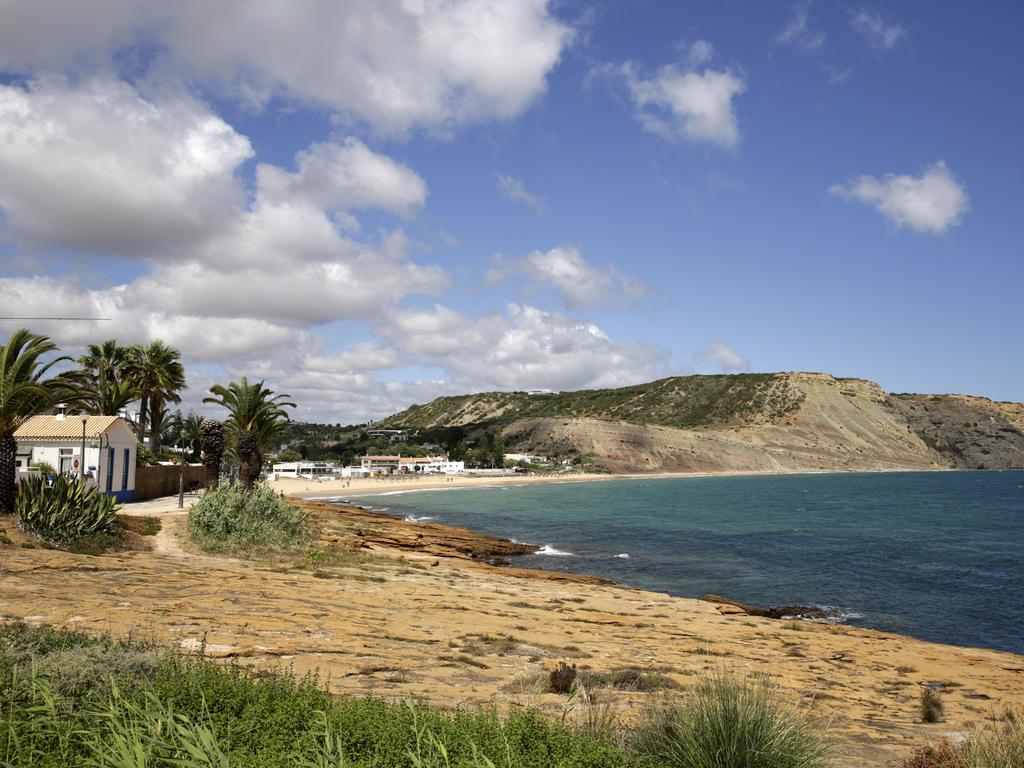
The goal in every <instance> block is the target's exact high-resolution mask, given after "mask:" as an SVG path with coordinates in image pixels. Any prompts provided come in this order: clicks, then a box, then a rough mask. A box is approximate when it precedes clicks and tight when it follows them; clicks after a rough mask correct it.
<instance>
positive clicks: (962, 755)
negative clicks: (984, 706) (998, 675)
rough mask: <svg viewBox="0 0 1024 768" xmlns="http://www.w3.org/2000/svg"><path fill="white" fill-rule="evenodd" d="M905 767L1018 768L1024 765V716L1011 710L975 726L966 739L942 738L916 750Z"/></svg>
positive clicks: (902, 766)
mask: <svg viewBox="0 0 1024 768" xmlns="http://www.w3.org/2000/svg"><path fill="white" fill-rule="evenodd" d="M900 766H901V768H1017V767H1018V766H1024V719H1022V715H1020V714H1018V713H1013V712H1010V713H1007V716H1006V717H1004V718H1003V719H1002V720H1001V721H998V722H996V723H990V724H988V725H985V726H982V727H980V728H976V729H974V731H972V732H971V734H970V735H969V736H968V738H967V739H966V740H965V741H961V742H958V743H955V744H954V743H952V742H950V741H942V742H940V743H938V744H933V745H928V746H925V747H921V748H920V749H918V750H916V751H915V752H914V754H913V755H911V756H910V757H908V758H907V759H906V760H904V761H903V762H902V763H901V764H900Z"/></svg>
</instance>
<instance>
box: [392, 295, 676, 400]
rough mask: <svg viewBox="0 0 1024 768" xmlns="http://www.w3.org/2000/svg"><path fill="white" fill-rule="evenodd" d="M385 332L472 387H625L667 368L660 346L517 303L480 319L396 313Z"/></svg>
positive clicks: (445, 312) (447, 312)
mask: <svg viewBox="0 0 1024 768" xmlns="http://www.w3.org/2000/svg"><path fill="white" fill-rule="evenodd" d="M380 333H381V335H382V336H383V337H384V338H387V339H388V340H389V341H391V342H392V343H393V344H394V345H395V346H396V347H398V348H399V349H400V350H402V351H403V352H404V353H406V354H408V355H413V356H422V357H424V358H425V359H426V362H428V363H429V364H432V365H436V366H438V367H441V368H442V369H444V370H445V371H447V372H448V373H449V374H452V375H454V376H456V377H457V378H461V379H462V380H464V381H467V382H472V384H473V385H474V387H475V388H499V389H536V388H549V389H579V388H585V387H615V386H623V385H626V384H635V383H637V382H640V381H648V380H650V379H652V378H655V377H657V376H658V375H662V374H664V372H665V371H666V367H667V362H668V353H667V352H666V351H665V350H663V349H660V348H658V347H654V346H651V345H648V344H639V343H625V342H616V341H613V340H612V339H610V338H609V337H608V336H607V335H606V334H605V333H604V331H602V330H601V329H600V328H599V327H598V326H597V325H595V324H594V323H591V322H589V321H585V320H573V319H570V318H567V317H565V316H563V315H560V314H558V313H555V312H546V311H544V310H541V309H538V308H536V307H530V306H523V305H519V304H509V305H508V307H507V309H506V312H505V313H504V314H501V315H499V314H496V313H494V314H490V315H484V316H482V317H478V318H472V317H469V316H466V315H464V314H462V313H460V312H457V311H454V310H452V309H449V308H446V307H442V306H435V307H434V308H433V309H432V310H399V311H397V312H395V313H393V315H392V317H391V318H390V320H389V322H388V324H386V325H384V326H382V327H381V329H380Z"/></svg>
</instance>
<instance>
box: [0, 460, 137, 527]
mask: <svg viewBox="0 0 1024 768" xmlns="http://www.w3.org/2000/svg"><path fill="white" fill-rule="evenodd" d="M117 509H118V505H117V503H116V502H115V500H114V498H113V497H112V496H106V495H104V494H102V493H100V492H99V491H98V490H97V489H96V487H95V486H92V485H89V484H88V482H87V481H86V480H85V479H84V478H79V479H71V478H69V477H66V476H64V475H58V476H57V477H56V478H54V480H53V482H52V483H51V482H50V481H48V480H47V479H46V478H45V477H29V478H26V479H25V480H24V481H23V482H22V483H21V484H20V485H19V486H18V499H17V501H16V502H15V507H14V511H15V514H16V515H17V516H18V520H19V521H20V523H21V527H22V528H24V529H25V530H26V531H28V532H29V533H33V534H35V535H36V536H39V537H40V538H43V539H47V540H49V541H56V542H74V541H76V540H79V539H83V538H86V537H88V536H93V535H96V534H104V533H112V532H113V531H114V529H115V526H116V524H117Z"/></svg>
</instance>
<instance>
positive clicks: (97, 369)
mask: <svg viewBox="0 0 1024 768" xmlns="http://www.w3.org/2000/svg"><path fill="white" fill-rule="evenodd" d="M85 350H86V353H85V354H84V355H82V356H81V357H79V358H78V360H76V361H75V362H77V363H78V364H79V365H80V366H82V368H84V369H85V371H86V373H87V374H88V376H89V379H90V381H92V382H93V383H94V384H103V383H110V384H113V383H115V382H117V381H118V380H119V379H120V378H121V372H122V369H123V368H124V364H125V362H127V359H128V349H127V348H126V347H121V346H118V343H117V339H106V340H105V341H102V342H100V343H99V344H89V345H88V346H87V347H86V348H85ZM103 415H106V414H103Z"/></svg>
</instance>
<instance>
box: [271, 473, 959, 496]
mask: <svg viewBox="0 0 1024 768" xmlns="http://www.w3.org/2000/svg"><path fill="white" fill-rule="evenodd" d="M834 471H837V470H822V471H821V472H820V473H818V472H814V471H812V470H794V471H791V472H788V471H784V470H765V471H742V472H740V471H736V472H645V473H606V474H605V473H602V474H594V473H584V472H573V473H566V474H557V475H556V474H551V475H526V474H523V475H508V476H500V477H496V476H477V475H449V476H444V475H391V476H389V477H379V478H378V477H372V478H352V479H351V480H341V479H334V478H331V479H329V480H323V481H321V480H301V479H293V478H279V479H276V480H271V481H269V482H270V486H271V487H272V488H273V489H274V490H275V491H277V492H279V493H283V494H284V495H285V496H295V497H297V498H305V499H315V498H318V497H331V496H346V495H353V496H354V495H368V494H378V493H394V492H395V491H430V490H437V489H439V488H481V487H485V486H492V485H523V484H529V485H532V484H534V483H590V482H602V481H608V480H641V479H644V480H651V479H658V478H671V477H737V476H743V475H791V474H821V473H828V472H834ZM858 471H870V470H858ZM878 471H899V470H878ZM906 471H908V472H921V471H928V470H922V469H919V468H914V469H908V470H906ZM934 471H944V470H934Z"/></svg>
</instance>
